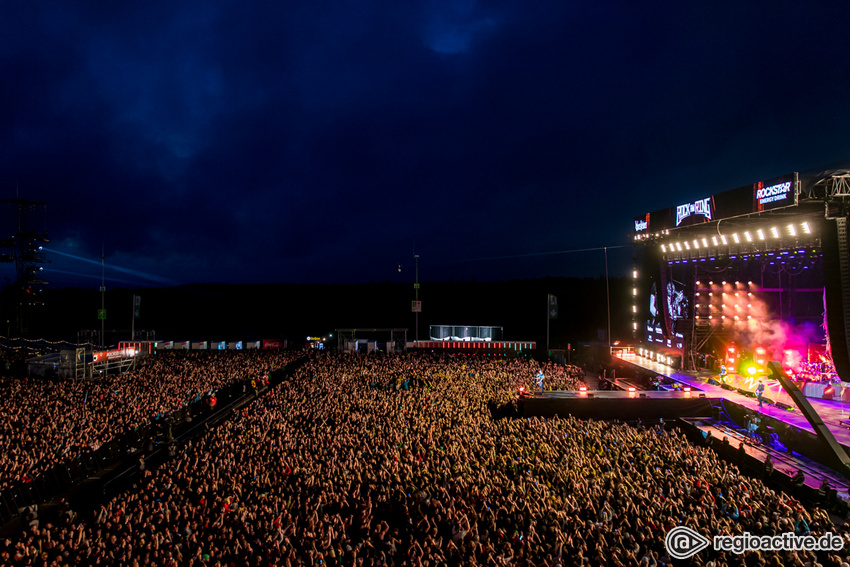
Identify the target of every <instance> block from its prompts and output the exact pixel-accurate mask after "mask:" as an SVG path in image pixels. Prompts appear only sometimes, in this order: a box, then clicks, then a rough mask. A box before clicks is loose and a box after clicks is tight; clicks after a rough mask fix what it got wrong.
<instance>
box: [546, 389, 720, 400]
mask: <svg viewBox="0 0 850 567" xmlns="http://www.w3.org/2000/svg"><path fill="white" fill-rule="evenodd" d="M701 393H702V392H661V391H656V390H640V391H635V392H627V391H624V390H588V391H587V392H576V391H574V390H555V391H552V392H544V393H543V394H542V395H541V394H540V392H536V393H535V392H532V394H533V397H537V398H540V397H543V398H569V399H573V398H578V399H581V398H587V397H588V396H590V397H593V398H603V399H616V398H640V397H644V398H651V399H654V400H659V399H665V400H669V399H675V398H682V399H691V398H698V397H699V395H700V394H701ZM705 397H706V398H708V397H710V396H709V395H708V394H706V395H705Z"/></svg>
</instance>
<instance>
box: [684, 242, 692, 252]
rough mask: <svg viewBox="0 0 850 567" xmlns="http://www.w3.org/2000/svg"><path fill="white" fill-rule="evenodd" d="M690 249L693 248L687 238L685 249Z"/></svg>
mask: <svg viewBox="0 0 850 567" xmlns="http://www.w3.org/2000/svg"><path fill="white" fill-rule="evenodd" d="M690 249H691V245H690V244H688V241H687V240H685V250H690Z"/></svg>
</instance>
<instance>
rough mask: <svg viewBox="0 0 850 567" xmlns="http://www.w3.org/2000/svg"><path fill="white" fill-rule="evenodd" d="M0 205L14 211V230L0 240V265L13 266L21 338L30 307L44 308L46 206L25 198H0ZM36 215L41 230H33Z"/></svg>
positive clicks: (16, 327)
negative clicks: (8, 236) (15, 217)
mask: <svg viewBox="0 0 850 567" xmlns="http://www.w3.org/2000/svg"><path fill="white" fill-rule="evenodd" d="M0 203H5V204H9V205H12V206H14V207H15V208H16V209H17V210H16V213H17V223H18V226H17V230H15V232H14V234H12V235H11V237H10V238H8V239H0V250H2V251H0V262H5V263H11V262H14V263H15V276H16V280H15V283H14V285H13V288H14V292H15V319H16V321H15V330H16V331H17V332H18V333H20V335H24V334H25V333H26V332H27V330H28V328H29V320H30V312H31V310H32V308H33V307H35V306H40V305H44V298H43V296H42V291H43V286H45V285H47V282H46V281H44V278H43V275H42V272H43V271H44V266H43V264H46V263H48V262H49V260H48V259H47V257H46V255H45V253H44V250H43V248H42V244H44V243H46V242H49V240H48V239H47V203H41V202H37V201H28V200H26V199H0ZM35 216H40V217H41V218H42V220H43V228H42V230H39V229H38V228H36V227H35V219H34V218H33V217H35Z"/></svg>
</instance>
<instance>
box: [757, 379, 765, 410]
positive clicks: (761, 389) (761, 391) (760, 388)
mask: <svg viewBox="0 0 850 567" xmlns="http://www.w3.org/2000/svg"><path fill="white" fill-rule="evenodd" d="M763 394H764V382H762V381H761V380H759V385H758V386H756V396H757V397H758V399H759V407H762V403H763V402H764V398H762V395H763Z"/></svg>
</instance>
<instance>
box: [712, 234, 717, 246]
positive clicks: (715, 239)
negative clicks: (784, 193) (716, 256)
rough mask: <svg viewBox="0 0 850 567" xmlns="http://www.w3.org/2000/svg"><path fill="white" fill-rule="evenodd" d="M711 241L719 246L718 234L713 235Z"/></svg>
mask: <svg viewBox="0 0 850 567" xmlns="http://www.w3.org/2000/svg"><path fill="white" fill-rule="evenodd" d="M711 243H712V244H714V245H715V246H717V237H716V236H712V237H711Z"/></svg>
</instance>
